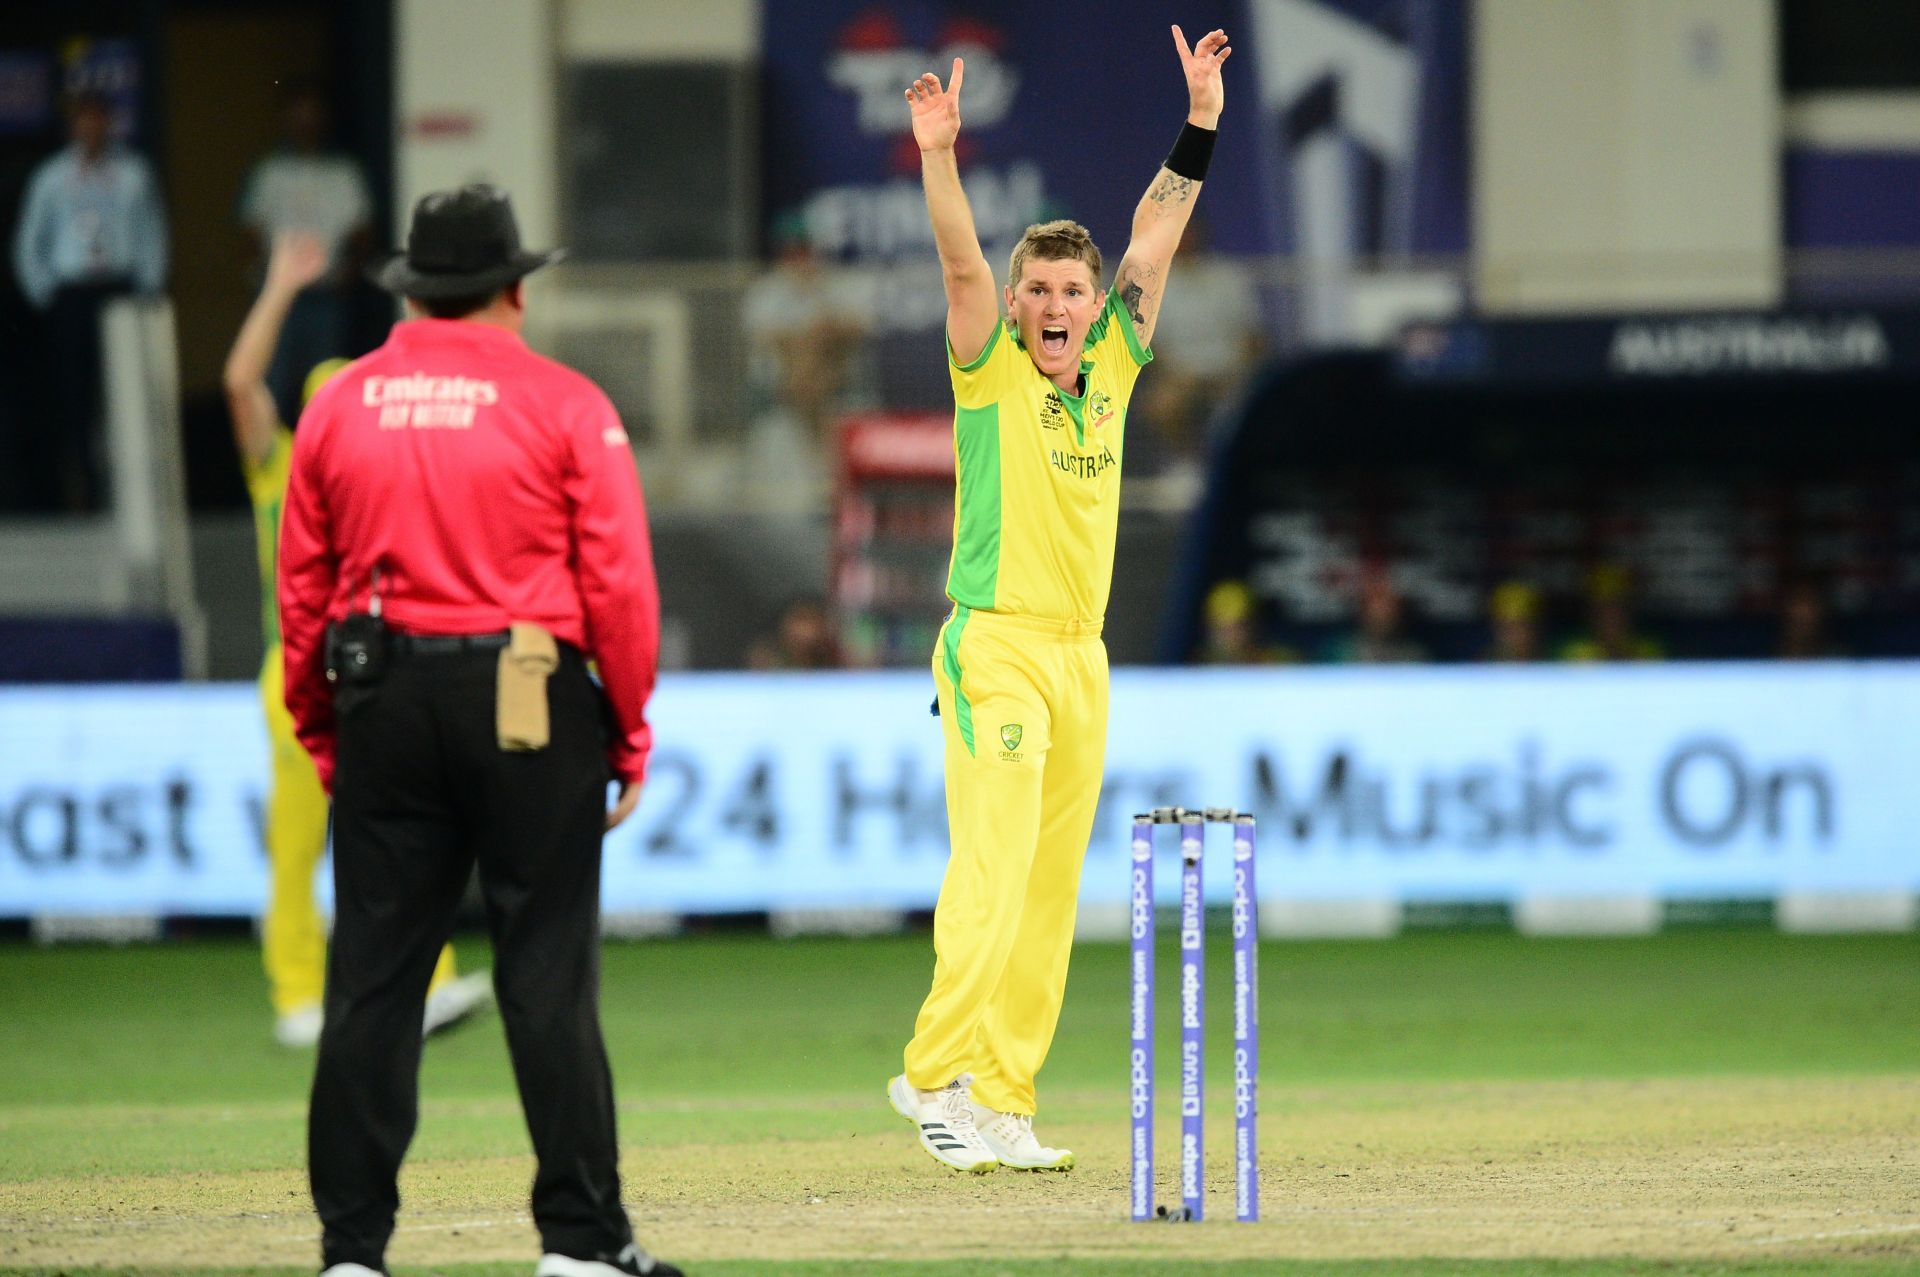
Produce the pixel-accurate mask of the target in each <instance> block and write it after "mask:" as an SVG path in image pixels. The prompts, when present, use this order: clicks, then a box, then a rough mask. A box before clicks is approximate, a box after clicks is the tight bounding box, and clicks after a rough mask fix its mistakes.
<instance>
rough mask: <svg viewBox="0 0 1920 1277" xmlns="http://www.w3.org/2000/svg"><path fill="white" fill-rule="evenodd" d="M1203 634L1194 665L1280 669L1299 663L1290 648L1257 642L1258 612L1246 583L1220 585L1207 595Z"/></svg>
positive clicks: (1258, 640) (1251, 592)
mask: <svg viewBox="0 0 1920 1277" xmlns="http://www.w3.org/2000/svg"><path fill="white" fill-rule="evenodd" d="M1204 611H1205V614H1206V623H1207V628H1206V633H1205V634H1203V635H1202V636H1201V640H1200V649H1199V650H1198V651H1197V652H1195V653H1194V658H1193V659H1194V663H1195V664H1197V665H1279V664H1288V665H1290V664H1292V663H1293V662H1295V661H1297V660H1299V659H1300V655H1299V653H1297V652H1295V651H1294V650H1293V649H1291V648H1286V647H1279V646H1276V645H1274V644H1271V643H1263V642H1261V641H1260V619H1259V609H1258V607H1257V605H1256V603H1255V601H1254V597H1253V591H1252V590H1249V589H1248V588H1247V583H1246V582H1245V581H1222V582H1220V583H1219V584H1218V585H1216V586H1214V587H1213V588H1212V589H1211V590H1208V591H1207V601H1206V604H1205V608H1204Z"/></svg>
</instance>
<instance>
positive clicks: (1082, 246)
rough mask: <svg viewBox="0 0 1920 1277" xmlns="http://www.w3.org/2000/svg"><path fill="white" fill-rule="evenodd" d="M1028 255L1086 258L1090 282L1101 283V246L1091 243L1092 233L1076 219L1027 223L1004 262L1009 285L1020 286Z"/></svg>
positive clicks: (1065, 259) (1053, 259)
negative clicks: (1091, 280)
mask: <svg viewBox="0 0 1920 1277" xmlns="http://www.w3.org/2000/svg"><path fill="white" fill-rule="evenodd" d="M1028 258H1038V259H1039V260H1040V261H1043V262H1085V263H1086V264H1087V269H1088V270H1089V271H1091V272H1093V286H1094V287H1095V288H1098V287H1099V286H1100V250H1099V249H1098V248H1096V247H1094V244H1093V236H1092V235H1091V234H1089V233H1088V231H1087V228H1086V227H1084V226H1082V225H1081V224H1080V223H1078V222H1070V221H1068V220H1067V219H1066V218H1064V217H1063V218H1061V219H1060V220H1058V221H1054V222H1041V223H1040V224H1039V225H1037V226H1029V227H1027V233H1026V234H1024V235H1022V236H1021V237H1020V242H1019V243H1018V244H1015V245H1014V246H1013V259H1012V260H1011V261H1009V262H1008V263H1007V287H1008V288H1017V287H1019V286H1020V273H1021V272H1022V271H1024V270H1025V269H1026V268H1027V259H1028Z"/></svg>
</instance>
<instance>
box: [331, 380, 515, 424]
mask: <svg viewBox="0 0 1920 1277" xmlns="http://www.w3.org/2000/svg"><path fill="white" fill-rule="evenodd" d="M360 402H361V404H362V405H363V406H365V407H368V408H378V409H379V410H380V428H381V429H382V430H436V429H437V430H470V429H472V428H473V423H474V418H475V414H476V413H477V411H478V410H479V409H481V408H485V407H491V406H492V405H494V404H497V403H499V402H500V387H499V384H498V383H496V382H493V381H488V380H483V379H480V378H476V377H436V376H433V375H431V374H429V373H424V372H412V373H408V374H406V375H405V376H401V377H368V378H367V379H366V380H365V381H363V382H361V383H360Z"/></svg>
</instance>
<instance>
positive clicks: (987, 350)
mask: <svg viewBox="0 0 1920 1277" xmlns="http://www.w3.org/2000/svg"><path fill="white" fill-rule="evenodd" d="M1003 326H1004V325H1002V324H1001V322H1000V321H999V320H997V319H996V320H994V321H993V331H992V332H991V333H989V334H988V335H987V344H986V345H984V346H982V347H981V348H980V353H979V354H977V355H975V356H974V357H973V358H972V359H971V360H969V361H967V362H966V363H964V364H963V363H961V362H960V361H959V360H958V359H955V358H954V357H953V334H952V333H949V332H946V330H945V329H944V328H943V329H942V330H941V332H942V333H943V334H944V335H945V337H946V342H947V362H948V363H950V364H952V365H953V368H954V371H955V372H978V371H980V366H981V365H982V364H984V363H986V362H987V356H988V355H991V354H992V353H993V348H994V347H995V346H997V345H999V344H1000V329H1001V328H1002V327H1003Z"/></svg>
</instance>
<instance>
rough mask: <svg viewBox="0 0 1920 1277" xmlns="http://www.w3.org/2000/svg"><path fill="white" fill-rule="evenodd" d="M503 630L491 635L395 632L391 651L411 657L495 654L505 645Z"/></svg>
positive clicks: (506, 635)
mask: <svg viewBox="0 0 1920 1277" xmlns="http://www.w3.org/2000/svg"><path fill="white" fill-rule="evenodd" d="M508 638H509V635H508V633H507V631H505V630H499V631H497V632H495V633H492V634H402V633H400V632H399V631H397V630H396V631H395V632H394V635H393V649H394V651H396V652H406V653H408V654H409V655H412V656H455V655H458V654H459V653H461V652H497V651H499V650H500V649H501V648H503V647H505V646H506V645H507V640H508Z"/></svg>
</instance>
